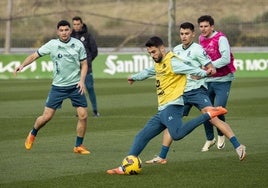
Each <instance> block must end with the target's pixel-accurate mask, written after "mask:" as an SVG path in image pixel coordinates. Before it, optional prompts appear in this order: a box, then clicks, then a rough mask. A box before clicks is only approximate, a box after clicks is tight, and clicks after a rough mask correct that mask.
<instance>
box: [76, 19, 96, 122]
mask: <svg viewBox="0 0 268 188" xmlns="http://www.w3.org/2000/svg"><path fill="white" fill-rule="evenodd" d="M72 21H73V31H72V34H71V37H74V38H76V39H79V40H80V41H81V42H82V43H83V44H84V46H85V49H86V52H87V65H88V70H87V76H86V80H85V85H86V88H87V91H88V95H89V100H90V102H91V106H92V110H93V116H94V117H99V116H100V113H99V112H98V107H97V97H96V93H95V89H94V78H93V70H92V62H93V60H94V59H95V58H96V57H97V55H98V47H97V44H96V41H95V39H94V38H93V36H92V35H91V34H90V33H89V32H88V29H87V25H86V24H85V23H84V22H83V21H82V18H81V17H79V16H75V17H73V19H72Z"/></svg>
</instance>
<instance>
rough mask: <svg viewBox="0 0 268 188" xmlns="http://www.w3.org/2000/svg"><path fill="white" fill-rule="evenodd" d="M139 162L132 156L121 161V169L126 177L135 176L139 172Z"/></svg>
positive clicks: (138, 159)
mask: <svg viewBox="0 0 268 188" xmlns="http://www.w3.org/2000/svg"><path fill="white" fill-rule="evenodd" d="M141 163H142V162H141V160H140V158H139V157H136V156H134V155H129V156H126V157H125V158H124V159H123V161H122V165H121V166H122V169H123V171H124V172H125V174H127V175H136V174H139V173H140V172H141Z"/></svg>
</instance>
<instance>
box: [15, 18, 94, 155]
mask: <svg viewBox="0 0 268 188" xmlns="http://www.w3.org/2000/svg"><path fill="white" fill-rule="evenodd" d="M57 35H58V37H59V38H58V39H52V40H50V41H49V42H47V43H46V44H44V45H43V46H41V47H40V48H39V49H38V50H37V51H36V52H34V53H33V54H31V55H29V56H28V57H27V58H26V59H25V60H24V61H23V63H22V64H21V65H20V66H19V67H16V68H15V70H14V74H15V76H16V74H17V72H20V71H22V70H23V68H24V67H26V66H27V65H29V64H31V63H33V62H34V61H35V60H36V59H38V58H39V57H42V56H44V55H50V57H51V59H52V61H53V81H52V86H51V89H50V92H49V94H48V97H47V100H46V104H45V108H44V111H43V114H42V115H41V116H39V117H38V118H37V119H36V121H35V123H34V126H33V129H32V130H31V131H30V133H29V134H28V136H27V138H26V140H25V148H26V149H27V150H30V149H31V148H32V145H33V143H34V140H35V137H36V135H37V133H38V131H39V130H40V129H41V128H42V127H43V126H45V125H46V123H48V122H49V121H50V120H51V119H52V118H53V116H54V114H55V112H56V110H57V109H59V108H61V105H62V102H63V100H65V99H67V98H69V99H70V100H71V102H72V105H73V106H74V107H75V108H76V111H77V114H78V122H77V137H76V143H75V147H74V148H73V151H74V152H75V153H80V154H89V153H90V152H89V151H88V150H87V149H86V148H85V147H84V146H83V140H84V136H85V133H86V127H87V100H86V96H85V94H84V92H85V78H86V74H87V59H86V58H87V54H86V50H85V48H84V46H83V44H82V43H81V42H80V41H79V40H77V39H75V38H72V37H70V35H71V26H70V23H69V22H68V21H66V20H61V21H59V22H58V24H57Z"/></svg>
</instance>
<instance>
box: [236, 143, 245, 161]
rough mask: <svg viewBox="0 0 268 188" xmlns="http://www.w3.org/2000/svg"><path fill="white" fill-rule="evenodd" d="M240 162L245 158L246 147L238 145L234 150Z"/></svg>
mask: <svg viewBox="0 0 268 188" xmlns="http://www.w3.org/2000/svg"><path fill="white" fill-rule="evenodd" d="M235 150H236V153H237V155H238V157H239V160H240V161H243V160H244V159H245V158H246V146H244V145H240V146H239V147H238V148H236V149H235Z"/></svg>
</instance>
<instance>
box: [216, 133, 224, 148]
mask: <svg viewBox="0 0 268 188" xmlns="http://www.w3.org/2000/svg"><path fill="white" fill-rule="evenodd" d="M224 146H225V136H224V135H223V136H218V141H217V148H218V149H223V148H224Z"/></svg>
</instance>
